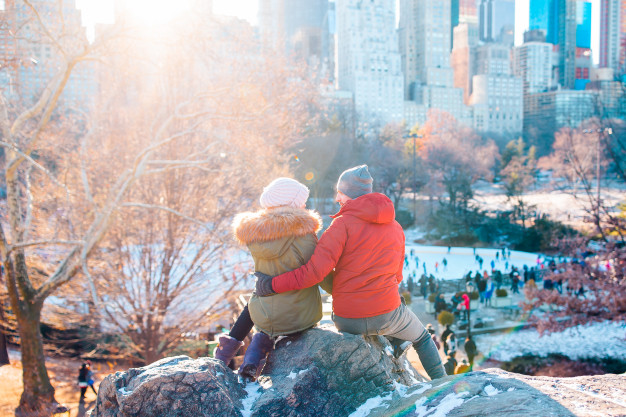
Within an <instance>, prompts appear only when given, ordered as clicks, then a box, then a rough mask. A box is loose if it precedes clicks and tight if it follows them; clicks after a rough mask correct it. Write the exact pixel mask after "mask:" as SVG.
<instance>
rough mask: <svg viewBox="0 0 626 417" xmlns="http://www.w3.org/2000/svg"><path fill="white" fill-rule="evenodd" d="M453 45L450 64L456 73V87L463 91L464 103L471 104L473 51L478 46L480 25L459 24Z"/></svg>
mask: <svg viewBox="0 0 626 417" xmlns="http://www.w3.org/2000/svg"><path fill="white" fill-rule="evenodd" d="M453 44H454V48H452V53H451V54H450V61H451V62H450V63H451V65H452V70H453V72H454V86H455V87H457V88H462V89H463V101H464V102H465V104H469V98H470V95H471V94H472V76H473V73H472V70H473V67H474V65H473V56H474V54H473V50H474V48H475V47H476V45H478V25H477V24H476V23H459V25H458V26H457V27H455V28H454V42H453Z"/></svg>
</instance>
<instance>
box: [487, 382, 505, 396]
mask: <svg viewBox="0 0 626 417" xmlns="http://www.w3.org/2000/svg"><path fill="white" fill-rule="evenodd" d="M501 392H502V391H500V390H499V389H498V388H496V387H494V386H493V385H491V384H489V385H487V386H486V387H485V394H487V395H488V396H490V397H491V396H494V395H496V394H499V393H501Z"/></svg>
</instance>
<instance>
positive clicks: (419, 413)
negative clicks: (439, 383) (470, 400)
mask: <svg viewBox="0 0 626 417" xmlns="http://www.w3.org/2000/svg"><path fill="white" fill-rule="evenodd" d="M467 395H468V393H467V392H460V393H458V394H457V393H452V394H448V395H446V396H445V397H444V399H443V400H441V402H440V403H439V404H438V405H437V406H436V407H433V408H431V409H428V407H427V406H424V405H422V406H420V407H419V408H417V409H416V410H415V416H416V417H427V416H428V417H445V416H446V415H447V414H448V413H449V412H450V411H452V410H454V409H455V408H457V407H459V406H461V405H462V404H463V403H464V402H465V400H464V399H463V397H465V396H467ZM416 405H417V403H416Z"/></svg>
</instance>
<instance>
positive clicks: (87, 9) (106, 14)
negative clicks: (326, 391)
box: [76, 0, 600, 65]
mask: <svg viewBox="0 0 626 417" xmlns="http://www.w3.org/2000/svg"><path fill="white" fill-rule="evenodd" d="M588 1H589V2H590V3H591V4H592V6H591V7H592V22H591V49H592V54H593V55H592V58H593V63H594V64H595V65H597V64H598V63H599V54H600V47H599V46H600V0H588ZM129 2H130V3H133V4H135V5H136V10H140V9H141V8H146V7H152V9H153V11H152V13H151V15H152V17H153V18H157V19H158V18H163V17H167V16H171V2H168V1H166V0H129ZM177 4H178V5H179V7H183V6H185V4H186V2H185V1H181V2H177ZM187 4H188V3H187ZM155 5H156V6H157V7H156V8H155V7H153V6H155ZM76 6H77V7H78V8H79V9H80V10H81V11H82V13H83V24H84V25H85V26H87V30H88V33H89V32H92V31H93V25H95V24H96V23H111V22H112V20H113V10H112V7H113V1H112V0H110V1H106V0H105V1H93V0H76ZM529 7H530V0H516V1H515V45H521V44H522V43H523V34H524V31H526V30H527V29H528V27H529V21H528V11H529ZM213 10H214V12H215V13H217V14H223V15H229V16H237V17H239V18H241V19H244V20H246V21H248V22H250V24H252V25H256V24H257V20H258V19H257V10H258V0H213ZM396 10H398V7H397V8H396ZM397 18H398V17H397V16H396V19H397Z"/></svg>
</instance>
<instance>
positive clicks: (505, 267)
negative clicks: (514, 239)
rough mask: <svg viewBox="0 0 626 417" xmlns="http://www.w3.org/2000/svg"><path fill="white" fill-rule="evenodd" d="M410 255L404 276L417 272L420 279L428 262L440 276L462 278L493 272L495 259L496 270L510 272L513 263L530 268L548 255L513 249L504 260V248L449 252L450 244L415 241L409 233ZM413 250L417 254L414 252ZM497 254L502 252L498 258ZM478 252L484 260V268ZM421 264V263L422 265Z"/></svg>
mask: <svg viewBox="0 0 626 417" xmlns="http://www.w3.org/2000/svg"><path fill="white" fill-rule="evenodd" d="M407 235H408V236H407V245H406V254H407V256H408V266H407V265H406V263H405V266H404V271H403V275H404V277H405V279H406V278H408V277H409V276H411V275H414V276H415V278H419V277H420V276H421V275H422V274H423V273H424V264H426V273H427V274H433V275H434V276H435V277H436V278H439V279H456V278H461V277H462V276H464V275H465V274H467V273H468V272H469V271H473V272H476V271H485V270H487V271H491V262H492V261H493V265H494V269H496V270H500V271H502V272H506V271H510V270H511V267H512V266H516V267H517V268H518V269H519V270H520V271H521V270H522V268H523V266H524V265H527V266H528V267H529V268H530V267H532V266H537V265H538V263H537V258H538V257H539V260H540V261H541V262H544V261H545V257H543V256H541V255H537V254H536V253H529V252H520V251H511V256H510V258H509V257H508V251H507V258H506V259H504V260H503V259H502V251H501V248H498V249H496V248H494V249H488V248H477V249H476V252H474V248H461V247H455V246H452V247H451V248H450V251H449V252H448V247H447V246H424V245H417V244H415V243H411V242H412V241H413V239H410V238H409V236H411V235H410V234H409V233H407ZM411 251H413V254H411ZM496 253H498V254H499V256H498V258H496ZM476 255H478V256H480V257H481V258H482V259H483V264H482V268H481V267H480V264H479V263H478V261H476ZM444 259H446V260H447V263H448V265H447V267H444V265H443V260H444ZM418 264H419V265H418Z"/></svg>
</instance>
